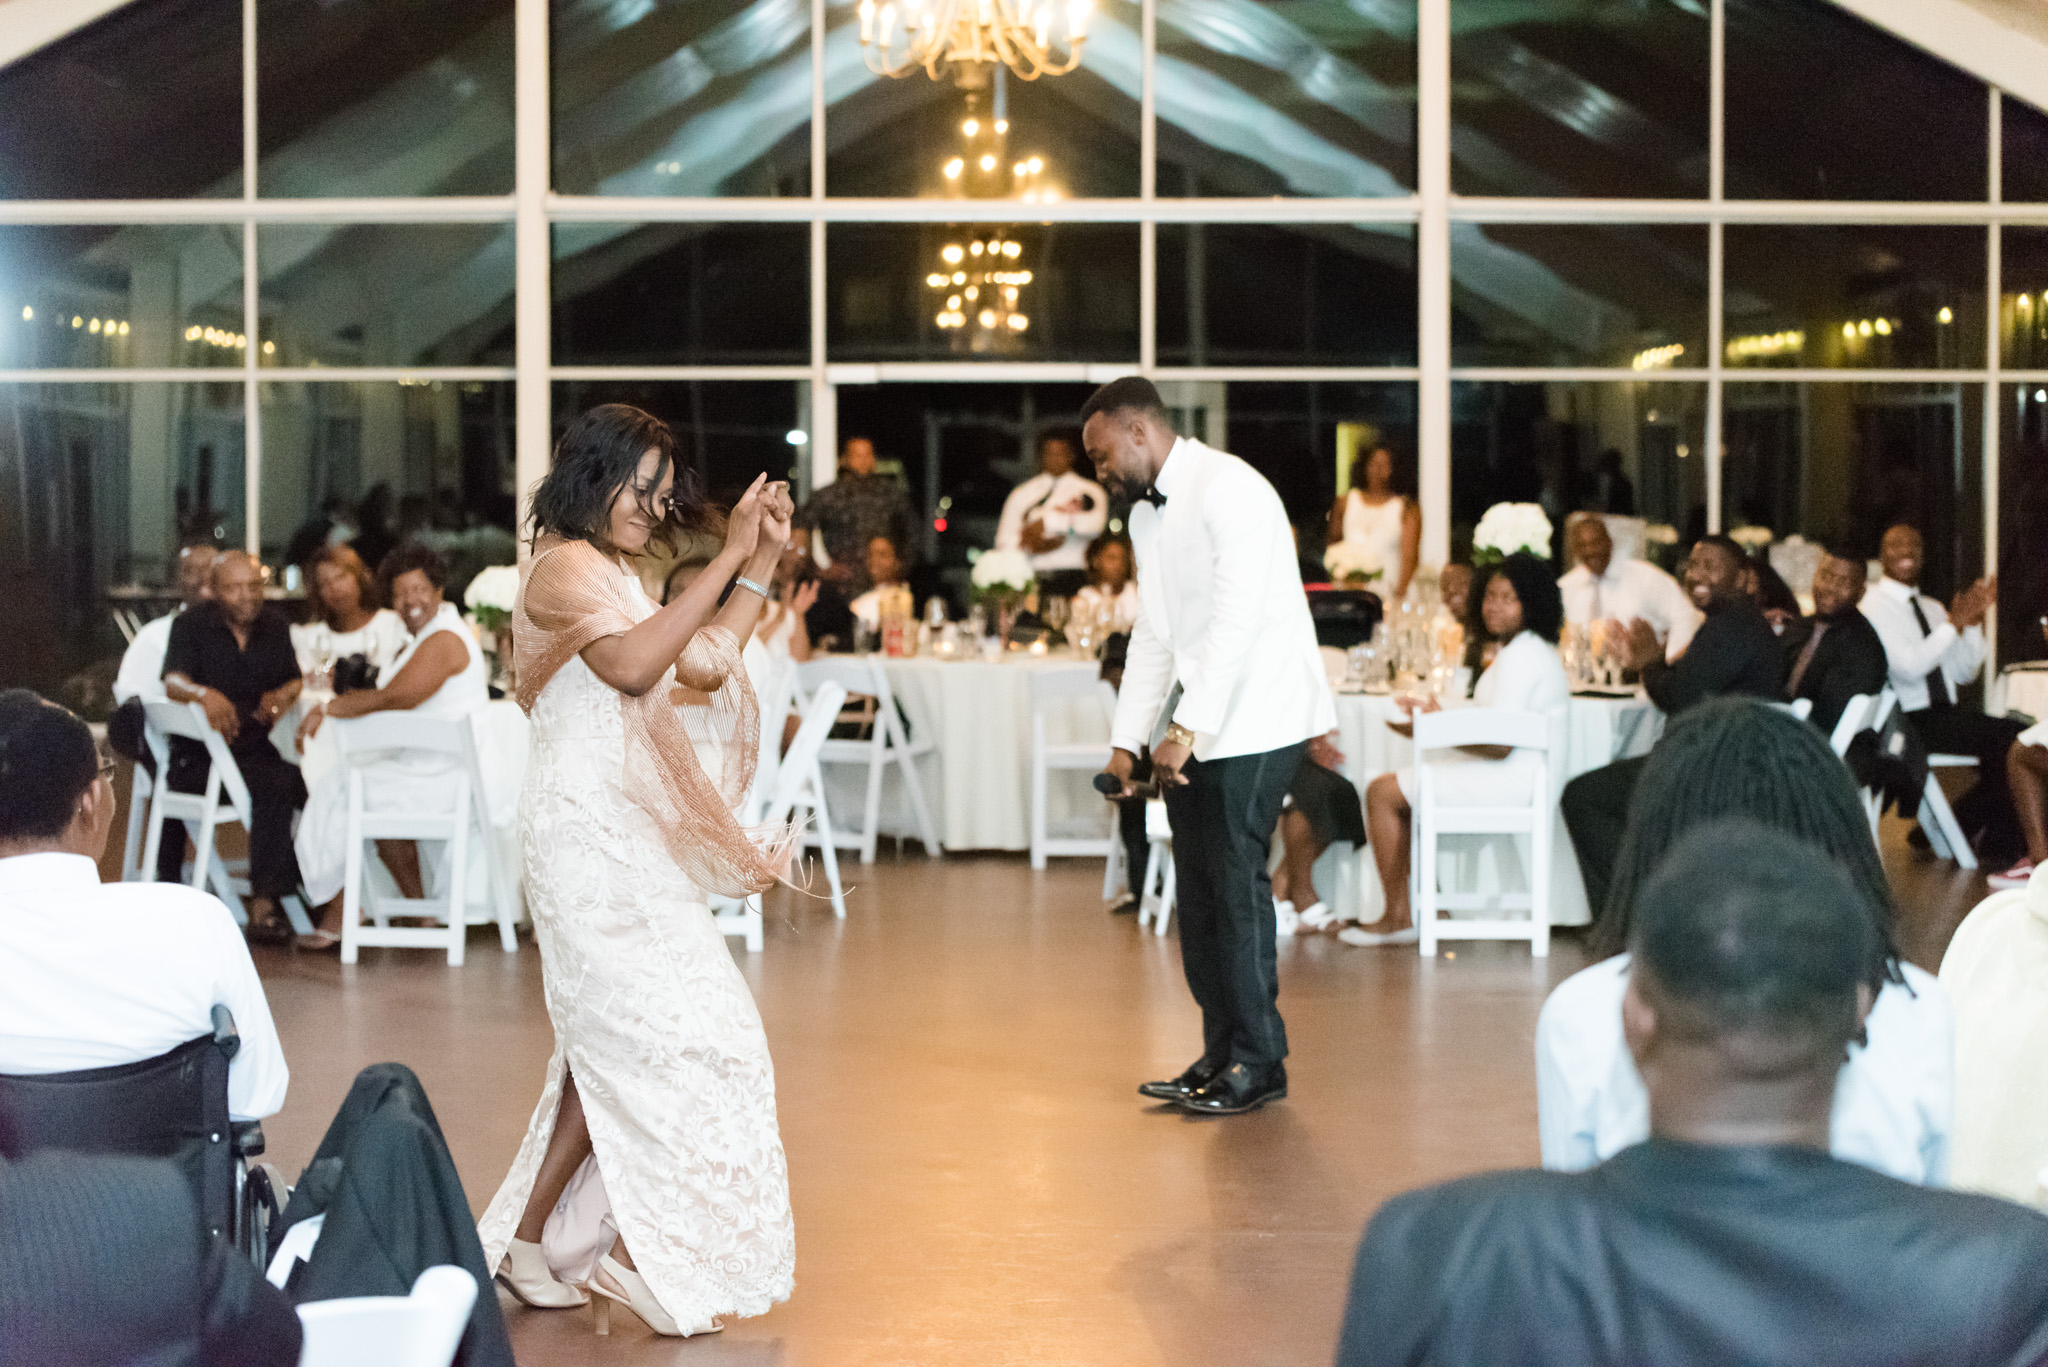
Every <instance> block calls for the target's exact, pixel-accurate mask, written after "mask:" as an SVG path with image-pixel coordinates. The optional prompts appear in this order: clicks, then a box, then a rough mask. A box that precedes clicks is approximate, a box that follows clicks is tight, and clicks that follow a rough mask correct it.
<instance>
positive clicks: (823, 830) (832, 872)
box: [811, 764, 846, 921]
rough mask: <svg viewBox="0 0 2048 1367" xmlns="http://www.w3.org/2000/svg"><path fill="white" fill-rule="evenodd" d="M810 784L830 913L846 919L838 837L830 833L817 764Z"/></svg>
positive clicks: (823, 787)
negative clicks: (815, 801) (815, 804)
mask: <svg viewBox="0 0 2048 1367" xmlns="http://www.w3.org/2000/svg"><path fill="white" fill-rule="evenodd" d="M811 785H812V787H813V789H814V790H815V791H816V792H817V794H818V808H817V810H818V854H819V857H820V858H822V859H823V860H824V861H825V884H826V886H827V887H829V888H831V889H832V914H833V915H834V916H836V917H838V918H839V919H840V920H842V921H844V920H845V919H846V893H845V891H844V890H843V889H842V888H841V887H840V885H839V851H838V849H837V848H836V846H837V845H838V837H836V836H835V835H833V834H832V816H831V814H830V813H829V812H827V811H826V810H825V779H824V776H823V774H822V773H821V772H820V770H819V767H818V766H817V765H815V764H814V765H812V766H811Z"/></svg>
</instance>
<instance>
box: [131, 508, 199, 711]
mask: <svg viewBox="0 0 2048 1367" xmlns="http://www.w3.org/2000/svg"><path fill="white" fill-rule="evenodd" d="M216 554H217V552H215V550H214V549H213V547H211V546H209V545H206V544H204V543H201V544H199V545H196V546H187V547H185V549H183V550H181V551H179V552H178V597H179V599H180V600H181V601H180V602H179V604H178V606H177V607H175V608H173V609H171V610H170V611H169V612H167V613H165V614H164V615H163V616H161V617H157V618H154V619H152V620H150V621H148V622H145V623H144V624H143V626H142V629H141V630H140V631H138V632H136V633H135V639H134V640H132V641H130V642H129V643H128V649H127V651H126V652H125V653H124V654H123V655H122V656H121V672H120V673H119V674H118V675H116V676H115V677H114V701H115V702H117V703H125V702H128V701H129V700H131V699H134V698H140V699H142V701H144V702H162V701H163V700H164V696H165V695H164V652H165V651H166V650H168V649H169V648H170V644H171V623H173V622H175V621H177V620H178V614H179V613H181V612H183V611H184V610H185V609H186V608H189V607H191V606H192V605H193V604H194V603H203V602H205V601H206V600H207V599H209V598H211V597H213V561H214V557H215V555H216Z"/></svg>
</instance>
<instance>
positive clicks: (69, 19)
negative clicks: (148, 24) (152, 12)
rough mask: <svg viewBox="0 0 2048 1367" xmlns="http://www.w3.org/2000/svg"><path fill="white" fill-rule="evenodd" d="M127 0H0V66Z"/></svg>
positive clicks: (52, 40) (20, 57) (50, 41)
mask: <svg viewBox="0 0 2048 1367" xmlns="http://www.w3.org/2000/svg"><path fill="white" fill-rule="evenodd" d="M127 3H128V0H0V66H6V65H7V64H8V63H10V62H18V61H20V60H21V59H22V58H24V57H26V56H28V55H29V54H30V53H31V52H35V51H37V50H38V49H40V48H44V47H48V46H49V45H50V44H51V43H54V42H56V41H57V40H58V39H59V38H62V37H63V36H64V35H65V34H67V33H72V32H75V31H76V30H78V29H82V28H84V27H85V26H86V25H87V24H90V23H92V22H93V21H94V20H96V19H99V18H100V17H102V16H103V15H106V14H109V13H111V12H112V11H114V10H117V9H119V8H121V6H123V5H125V4H127Z"/></svg>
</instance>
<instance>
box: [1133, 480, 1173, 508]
mask: <svg viewBox="0 0 2048 1367" xmlns="http://www.w3.org/2000/svg"><path fill="white" fill-rule="evenodd" d="M1138 501H1139V502H1140V503H1149V504H1151V505H1152V506H1153V507H1155V508H1164V507H1165V506H1166V495H1165V494H1162V493H1160V492H1159V486H1158V485H1156V484H1148V485H1146V486H1145V492H1143V493H1141V494H1139V495H1138Z"/></svg>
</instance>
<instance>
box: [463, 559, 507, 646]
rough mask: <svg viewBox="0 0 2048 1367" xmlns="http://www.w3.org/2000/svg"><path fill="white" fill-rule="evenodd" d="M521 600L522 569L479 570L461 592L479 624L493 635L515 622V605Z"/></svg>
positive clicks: (495, 568)
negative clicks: (513, 608) (515, 602)
mask: <svg viewBox="0 0 2048 1367" xmlns="http://www.w3.org/2000/svg"><path fill="white" fill-rule="evenodd" d="M518 597H519V567H518V566H517V565H492V566H491V567H490V568H489V569H486V570H482V571H479V572H478V574H477V576H476V578H474V579H472V580H470V581H469V587H468V588H466V589H464V590H463V591H462V602H463V605H464V606H465V607H467V608H468V609H469V612H470V616H471V617H473V618H475V619H476V624H477V625H478V626H480V627H482V628H483V629H484V630H485V631H488V632H491V633H492V634H493V635H495V634H496V633H498V632H500V631H503V630H504V629H505V628H506V627H507V626H509V625H511V622H512V604H513V602H514V600H516V599H517V598H518Z"/></svg>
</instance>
